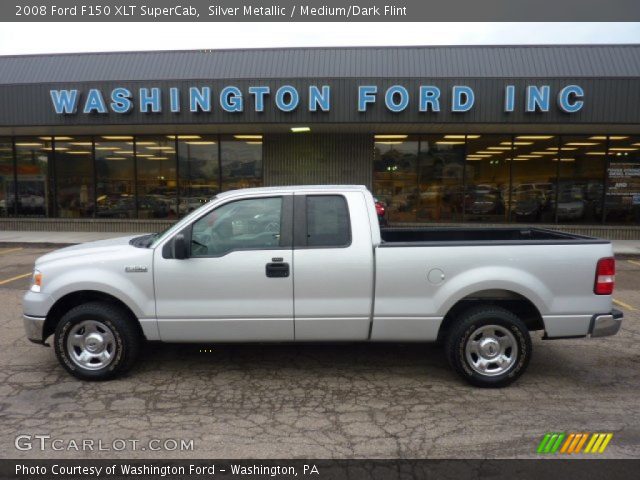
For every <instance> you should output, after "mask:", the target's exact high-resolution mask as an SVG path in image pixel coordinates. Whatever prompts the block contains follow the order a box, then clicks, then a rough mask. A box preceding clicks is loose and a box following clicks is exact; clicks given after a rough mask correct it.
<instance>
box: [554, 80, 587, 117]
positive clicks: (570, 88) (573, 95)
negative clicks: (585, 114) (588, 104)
mask: <svg viewBox="0 0 640 480" xmlns="http://www.w3.org/2000/svg"><path fill="white" fill-rule="evenodd" d="M583 97H584V90H583V89H582V87H580V86H578V85H567V86H566V87H564V88H563V89H562V90H560V93H558V106H559V107H560V109H561V110H562V111H563V112H567V113H574V112H577V111H579V110H580V109H581V108H582V107H583V105H584V101H583V100H580V99H581V98H583Z"/></svg>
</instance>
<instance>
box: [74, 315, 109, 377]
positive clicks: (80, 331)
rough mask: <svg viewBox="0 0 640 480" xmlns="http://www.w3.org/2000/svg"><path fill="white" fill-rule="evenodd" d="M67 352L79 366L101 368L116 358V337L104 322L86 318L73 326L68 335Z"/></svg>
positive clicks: (90, 368) (92, 368)
mask: <svg viewBox="0 0 640 480" xmlns="http://www.w3.org/2000/svg"><path fill="white" fill-rule="evenodd" d="M67 352H68V353H69V357H70V358H71V360H72V361H73V363H75V364H76V365H77V366H79V367H82V368H85V369H87V370H100V369H101V368H104V367H106V366H107V365H109V364H110V363H111V362H112V361H113V359H114V358H115V353H116V339H115V336H114V335H113V332H112V331H111V329H110V328H109V327H107V326H106V325H105V324H104V323H102V322H99V321H97V320H84V321H82V322H80V323H78V324H77V325H74V326H73V327H72V328H71V331H70V332H69V336H68V337H67Z"/></svg>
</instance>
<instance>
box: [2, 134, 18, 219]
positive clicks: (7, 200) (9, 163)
mask: <svg viewBox="0 0 640 480" xmlns="http://www.w3.org/2000/svg"><path fill="white" fill-rule="evenodd" d="M14 207H15V195H14V190H13V144H12V142H11V139H10V138H0V217H7V216H13V215H14V213H15V208H14Z"/></svg>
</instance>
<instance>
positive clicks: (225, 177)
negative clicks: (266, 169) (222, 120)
mask: <svg viewBox="0 0 640 480" xmlns="http://www.w3.org/2000/svg"><path fill="white" fill-rule="evenodd" d="M247 137H255V138H247ZM258 137H259V138H258ZM220 168H221V171H222V191H226V190H235V189H237V188H251V187H261V186H262V136H261V135H255V136H253V135H236V136H232V137H222V138H221V143H220Z"/></svg>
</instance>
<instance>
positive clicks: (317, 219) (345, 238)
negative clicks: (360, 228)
mask: <svg viewBox="0 0 640 480" xmlns="http://www.w3.org/2000/svg"><path fill="white" fill-rule="evenodd" d="M350 243H351V225H350V223H349V210H348V208H347V202H346V200H345V198H344V197H343V196H341V195H309V196H307V246H309V247H346V246H347V245H349V244H350Z"/></svg>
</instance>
